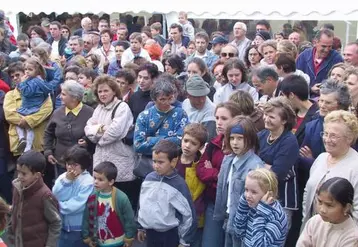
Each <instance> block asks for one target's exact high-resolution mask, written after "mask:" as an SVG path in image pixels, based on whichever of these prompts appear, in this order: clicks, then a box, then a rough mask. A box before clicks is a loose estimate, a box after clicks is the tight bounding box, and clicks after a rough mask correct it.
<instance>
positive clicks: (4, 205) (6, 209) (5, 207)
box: [0, 198, 10, 247]
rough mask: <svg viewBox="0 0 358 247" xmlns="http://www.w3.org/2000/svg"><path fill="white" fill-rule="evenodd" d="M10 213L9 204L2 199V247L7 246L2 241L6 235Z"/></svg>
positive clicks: (0, 213)
mask: <svg viewBox="0 0 358 247" xmlns="http://www.w3.org/2000/svg"><path fill="white" fill-rule="evenodd" d="M9 212H10V207H9V205H7V203H6V202H5V201H4V200H3V199H1V198H0V247H6V246H7V245H6V244H5V243H4V242H3V240H2V239H1V236H2V235H4V233H5V229H6V218H7V214H8V213H9Z"/></svg>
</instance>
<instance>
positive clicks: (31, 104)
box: [16, 57, 52, 153]
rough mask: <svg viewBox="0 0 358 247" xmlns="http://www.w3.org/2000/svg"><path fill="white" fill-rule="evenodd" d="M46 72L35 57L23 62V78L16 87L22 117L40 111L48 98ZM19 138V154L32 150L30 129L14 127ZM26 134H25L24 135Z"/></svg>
mask: <svg viewBox="0 0 358 247" xmlns="http://www.w3.org/2000/svg"><path fill="white" fill-rule="evenodd" d="M45 74H46V72H45V69H44V67H43V66H42V65H41V63H40V62H39V60H38V59H37V58H35V57H32V58H29V59H28V60H26V62H25V76H24V77H23V78H22V80H23V81H22V82H21V83H19V84H18V85H17V89H18V90H19V91H20V93H21V101H22V103H21V107H20V108H19V109H18V110H17V112H18V113H20V114H21V115H22V116H28V115H31V114H33V113H36V112H38V111H39V110H40V108H41V105H42V104H43V103H44V101H45V100H46V99H47V98H48V97H49V93H51V91H52V90H51V87H50V85H49V84H47V83H46V81H45V80H44V79H45V78H46V75H45ZM16 131H17V135H18V136H19V140H20V141H19V146H18V151H19V153H22V152H24V151H25V152H26V151H28V150H30V149H31V148H32V143H33V141H34V138H35V135H34V131H33V130H32V129H30V128H26V129H25V128H22V127H20V126H17V127H16ZM25 132H26V133H25Z"/></svg>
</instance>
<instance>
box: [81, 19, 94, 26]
mask: <svg viewBox="0 0 358 247" xmlns="http://www.w3.org/2000/svg"><path fill="white" fill-rule="evenodd" d="M88 22H92V20H91V18H89V17H85V18H83V19H82V20H81V26H82V27H83V26H84V25H85V24H86V23H88Z"/></svg>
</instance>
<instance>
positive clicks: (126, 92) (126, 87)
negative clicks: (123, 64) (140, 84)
mask: <svg viewBox="0 0 358 247" xmlns="http://www.w3.org/2000/svg"><path fill="white" fill-rule="evenodd" d="M135 75H136V74H135V71H134V70H132V69H122V70H120V71H118V72H117V74H116V81H117V83H118V85H119V90H121V95H122V100H123V101H125V102H129V99H130V97H131V96H132V94H133V93H134V90H135V88H134V87H135V84H134V83H135V79H136V76H135Z"/></svg>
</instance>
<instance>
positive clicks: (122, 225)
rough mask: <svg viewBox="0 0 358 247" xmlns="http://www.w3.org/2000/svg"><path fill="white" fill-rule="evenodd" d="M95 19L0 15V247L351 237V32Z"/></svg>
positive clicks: (357, 58) (356, 70)
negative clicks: (20, 19)
mask: <svg viewBox="0 0 358 247" xmlns="http://www.w3.org/2000/svg"><path fill="white" fill-rule="evenodd" d="M93 23H94V21H93V20H92V19H91V18H90V17H84V18H83V19H82V20H81V29H78V30H76V31H75V32H74V33H73V35H71V30H70V29H69V28H68V27H66V26H65V25H62V24H61V23H60V22H58V21H56V20H52V21H44V22H42V23H41V26H32V27H30V28H29V31H28V33H27V34H25V33H20V34H19V35H18V36H17V38H16V39H14V38H13V33H12V31H11V28H12V26H11V24H10V23H9V22H8V21H7V20H6V17H5V15H4V13H3V12H1V11H0V51H1V53H0V68H1V70H0V103H1V108H0V128H1V129H0V195H1V197H2V198H3V200H0V236H1V235H3V234H4V232H5V231H6V239H7V241H8V242H7V243H8V244H9V246H12V245H14V246H23V247H34V246H47V247H50V246H58V247H70V246H73V247H75V246H76V247H77V246H91V247H94V246H113V247H121V246H123V247H130V246H132V245H134V244H135V242H136V241H139V242H144V241H145V242H146V246H148V247H177V246H180V247H183V246H194V247H241V246H247V247H257V246H267V247H273V246H277V247H279V246H280V247H281V246H287V247H291V246H298V247H308V246H314V247H319V246H322V247H323V246H324V247H328V246H335V247H339V246H341V247H355V246H358V226H357V222H358V166H357V165H356V161H357V160H358V153H357V150H358V144H357V143H358V142H357V138H358V119H357V116H358V112H357V109H358V105H357V104H358V42H352V43H348V44H347V45H345V46H344V47H343V49H342V45H341V44H340V39H339V37H336V36H335V34H334V26H333V25H331V24H325V25H324V26H322V28H320V29H319V30H318V31H317V33H316V34H315V37H314V39H313V40H305V37H306V36H305V35H304V33H302V32H300V31H298V30H289V31H287V26H285V27H284V28H283V30H282V32H278V33H274V34H273V33H272V30H271V27H270V24H269V22H268V21H266V20H260V21H258V22H257V23H256V35H255V37H254V39H253V40H250V39H249V38H248V37H247V26H246V24H245V23H244V22H236V23H235V25H234V26H233V30H232V35H227V34H225V33H224V32H220V31H218V32H214V33H211V35H210V36H209V34H208V33H206V32H205V31H197V30H195V28H194V27H193V25H192V24H191V22H190V21H189V20H188V18H187V15H186V13H184V12H179V17H178V23H174V24H172V25H170V27H169V39H168V40H166V39H165V38H164V37H163V36H162V35H161V32H162V26H161V23H160V22H154V23H152V24H151V25H150V26H143V27H142V28H141V30H140V32H135V31H134V32H130V30H128V27H127V26H126V24H124V23H121V22H120V21H119V20H117V19H112V20H110V21H109V20H106V19H100V20H99V22H98V24H97V25H96V26H94V25H93ZM231 36H232V40H230V38H229V37H231ZM11 164H15V166H16V169H15V170H16V176H15V179H14V178H13V177H12V175H11V173H9V167H10V165H11ZM0 246H1V247H2V246H6V245H5V243H3V242H2V240H1V238H0Z"/></svg>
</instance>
